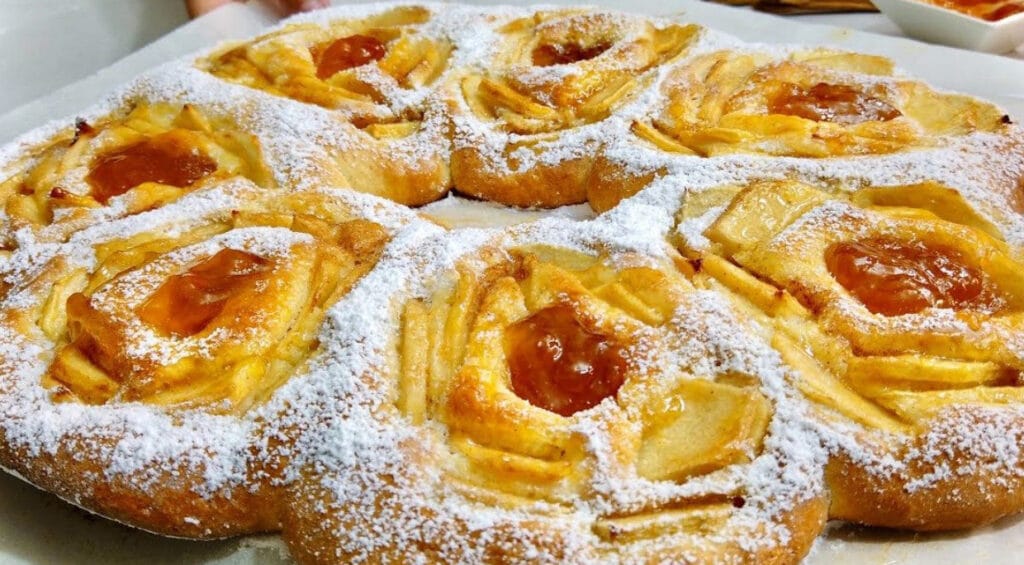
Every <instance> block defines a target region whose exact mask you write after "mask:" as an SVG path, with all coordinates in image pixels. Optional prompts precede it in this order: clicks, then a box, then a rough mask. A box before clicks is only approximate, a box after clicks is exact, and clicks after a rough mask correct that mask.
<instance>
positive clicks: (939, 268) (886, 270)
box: [825, 237, 1003, 316]
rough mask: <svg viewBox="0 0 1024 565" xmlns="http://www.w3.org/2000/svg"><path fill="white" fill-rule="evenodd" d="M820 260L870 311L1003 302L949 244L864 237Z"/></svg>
mask: <svg viewBox="0 0 1024 565" xmlns="http://www.w3.org/2000/svg"><path fill="white" fill-rule="evenodd" d="M825 263H826V265H827V266H828V270H829V272H831V273H832V276H833V277H835V279H836V280H837V281H838V282H839V284H841V285H843V287H844V288H846V290H848V291H850V293H851V294H853V295H854V296H855V297H857V299H858V300H860V301H861V303H863V304H864V306H865V307H867V309H868V310H870V311H871V312H873V313H875V314H884V315H886V316H899V315H901V314H914V313H917V312H920V311H922V310H924V309H925V308H952V309H955V310H965V309H973V310H982V311H988V312H994V311H996V310H998V309H999V308H1000V307H1002V305H1003V301H1002V300H1001V298H1000V297H999V295H998V294H997V293H996V289H995V288H994V286H993V285H992V283H991V282H990V281H989V280H988V278H987V277H986V276H985V274H984V273H982V272H981V271H979V270H978V269H976V268H974V267H973V266H971V265H969V264H968V261H967V258H966V257H964V256H963V254H962V253H960V251H958V250H956V249H954V248H952V247H947V246H943V245H933V244H926V243H924V242H922V241H909V242H908V241H901V240H896V239H888V238H881V237H878V238H869V239H863V240H860V241H855V242H844V243H836V244H833V245H832V246H830V247H829V248H828V250H826V252H825Z"/></svg>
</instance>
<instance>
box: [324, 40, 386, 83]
mask: <svg viewBox="0 0 1024 565" xmlns="http://www.w3.org/2000/svg"><path fill="white" fill-rule="evenodd" d="M309 52H310V54H311V55H312V56H313V62H314V63H316V77H317V78H319V79H320V80H324V79H328V78H331V77H332V76H334V74H335V73H338V72H341V71H346V70H348V69H354V68H356V67H361V66H363V65H365V64H367V63H370V62H373V61H378V60H380V59H383V58H384V55H386V54H387V48H386V47H385V46H384V44H383V43H382V42H381V41H380V40H379V39H377V38H375V37H370V36H368V35H350V36H348V37H342V38H341V39H338V40H335V41H334V42H332V43H330V44H328V45H325V44H320V45H317V46H315V47H313V48H312V49H310V50H309Z"/></svg>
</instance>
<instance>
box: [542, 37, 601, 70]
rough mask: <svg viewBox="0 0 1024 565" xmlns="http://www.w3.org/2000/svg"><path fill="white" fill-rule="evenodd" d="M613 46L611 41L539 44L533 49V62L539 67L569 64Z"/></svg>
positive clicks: (598, 53) (592, 56) (591, 56)
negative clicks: (588, 43) (584, 43)
mask: <svg viewBox="0 0 1024 565" xmlns="http://www.w3.org/2000/svg"><path fill="white" fill-rule="evenodd" d="M609 47H611V44H610V43H597V44H595V45H590V46H583V45H580V44H579V43H560V44H555V45H548V44H544V45H538V46H537V47H535V48H534V49H533V55H532V59H533V64H534V65H536V66H538V67H550V66H551V65H568V64H572V63H579V62H580V61H586V60H588V59H593V58H594V57H597V56H598V55H600V54H601V53H604V52H605V51H607V50H608V48H609Z"/></svg>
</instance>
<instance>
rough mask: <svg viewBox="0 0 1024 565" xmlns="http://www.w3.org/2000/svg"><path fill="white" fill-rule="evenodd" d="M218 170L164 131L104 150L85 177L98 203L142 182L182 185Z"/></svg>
mask: <svg viewBox="0 0 1024 565" xmlns="http://www.w3.org/2000/svg"><path fill="white" fill-rule="evenodd" d="M215 170H217V163H216V162H215V161H214V160H213V159H211V158H210V157H208V156H207V155H205V154H203V153H202V152H200V151H199V150H198V149H196V148H194V147H190V146H189V145H188V144H186V143H185V142H184V141H183V140H182V139H181V138H179V137H178V136H173V135H168V134H166V133H164V134H160V135H156V136H153V137H151V138H149V139H146V140H144V141H140V142H138V143H134V144H132V145H129V146H127V147H123V148H121V149H117V150H114V151H111V152H109V153H104V154H102V155H100V156H98V157H96V158H95V159H94V160H93V163H92V169H90V170H89V174H88V175H87V176H86V177H85V180H86V181H87V182H88V183H89V185H90V186H91V187H92V190H91V191H90V195H91V196H92V197H93V198H95V199H96V201H97V202H100V203H101V204H106V203H107V201H108V200H110V199H111V198H113V197H115V196H118V195H121V194H124V193H125V192H128V191H129V190H131V189H132V188H135V187H136V186H139V185H140V184H142V183H144V182H158V183H161V184H168V185H171V186H176V187H179V188H184V187H187V186H189V185H191V184H192V183H194V182H196V181H197V180H199V179H201V178H203V177H205V176H206V175H208V174H210V173H212V172H213V171H215Z"/></svg>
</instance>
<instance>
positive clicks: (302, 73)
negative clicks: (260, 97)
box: [199, 6, 452, 206]
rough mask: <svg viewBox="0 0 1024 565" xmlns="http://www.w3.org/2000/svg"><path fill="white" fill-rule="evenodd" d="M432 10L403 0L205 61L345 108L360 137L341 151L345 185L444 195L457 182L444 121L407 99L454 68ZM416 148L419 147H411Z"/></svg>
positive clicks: (417, 198)
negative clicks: (451, 172) (434, 28)
mask: <svg viewBox="0 0 1024 565" xmlns="http://www.w3.org/2000/svg"><path fill="white" fill-rule="evenodd" d="M431 17H432V14H431V12H430V10H428V9H426V8H424V7H420V6H400V7H395V8H392V9H389V10H385V11H383V12H381V13H378V14H374V15H371V16H368V17H363V18H358V19H353V18H345V19H337V20H334V21H332V22H330V23H328V24H327V25H325V26H322V25H318V24H313V23H307V24H294V25H290V26H286V27H283V28H281V29H279V30H277V31H274V32H272V33H269V34H267V35H264V36H261V37H258V38H256V39H254V40H252V41H249V42H246V43H244V44H242V45H238V46H233V47H229V48H226V49H224V50H222V51H221V52H220V53H217V54H214V55H212V56H210V57H208V58H205V59H204V60H202V61H200V62H199V66H200V68H202V69H204V70H206V71H208V72H210V73H211V74H213V75H214V76H217V77H219V78H222V79H225V80H230V81H232V82H236V83H239V84H242V85H245V86H247V87H250V88H257V89H260V90H263V91H266V92H270V93H272V94H275V95H278V96H285V97H288V98H292V99H294V100H298V101H301V102H307V103H310V104H317V105H319V106H323V107H325V108H330V109H332V110H335V111H337V112H338V113H339V114H340V115H342V116H344V118H343V120H344V121H345V122H347V123H349V124H351V125H352V126H353V127H351V128H346V129H347V130H348V131H347V134H348V136H349V137H351V139H350V140H348V142H347V143H345V144H344V147H339V148H338V150H337V151H334V152H332V155H331V160H332V161H333V163H332V164H333V165H335V166H336V167H337V169H338V172H339V173H340V175H341V177H342V178H343V179H344V182H343V183H339V184H342V185H344V186H348V187H351V188H354V189H356V190H360V191H363V192H368V193H371V194H378V195H380V196H384V197H386V198H389V199H391V200H393V201H395V202H399V203H401V204H408V205H412V206H416V205H420V204H425V203H427V202H432V201H434V200H437V199H438V198H440V197H442V196H444V194H445V193H446V192H447V191H448V188H449V187H450V185H451V182H450V179H449V172H448V156H447V153H448V151H447V139H446V136H445V135H444V131H443V128H444V124H443V123H442V121H441V120H440V119H439V117H438V116H431V115H427V114H429V113H428V112H424V111H423V109H422V108H421V107H419V105H418V104H415V103H413V104H410V103H409V102H408V101H407V100H406V98H407V97H412V98H413V99H414V100H415V99H421V98H423V97H424V96H426V95H427V94H426V92H429V91H430V90H432V89H434V88H436V87H437V86H438V85H440V84H441V83H442V82H443V79H444V76H445V72H446V71H447V70H448V68H449V60H450V58H451V51H452V45H451V42H450V41H448V40H447V39H445V38H444V37H441V36H439V35H438V34H436V32H433V31H432V30H431V29H430V28H429V26H428V24H429V23H430V19H431ZM424 146H431V149H430V150H429V151H424V150H422V149H421V148H422V147H424ZM410 148H417V149H419V150H418V151H417V154H416V155H409V156H408V157H406V156H404V155H403V153H406V154H408V153H410V152H411V151H413V150H412V149H410ZM403 165H404V166H403Z"/></svg>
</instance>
